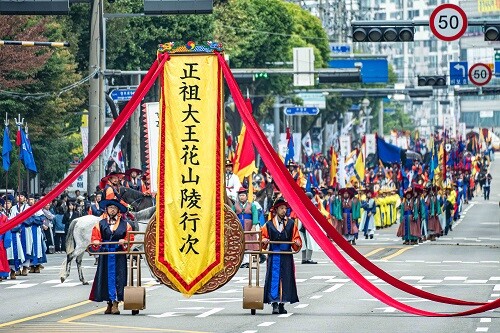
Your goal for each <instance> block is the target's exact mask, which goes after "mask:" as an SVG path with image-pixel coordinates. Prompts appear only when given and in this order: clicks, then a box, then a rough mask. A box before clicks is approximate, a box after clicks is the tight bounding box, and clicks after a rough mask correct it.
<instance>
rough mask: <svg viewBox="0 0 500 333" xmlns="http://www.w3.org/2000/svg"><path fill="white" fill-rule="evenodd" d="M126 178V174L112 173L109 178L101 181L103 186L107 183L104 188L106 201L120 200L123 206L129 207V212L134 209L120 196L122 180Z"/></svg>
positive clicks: (106, 177)
mask: <svg viewBox="0 0 500 333" xmlns="http://www.w3.org/2000/svg"><path fill="white" fill-rule="evenodd" d="M124 177H125V174H123V173H121V172H110V173H109V174H108V175H107V176H105V177H103V178H102V179H101V184H103V183H104V182H105V184H106V185H105V186H104V188H103V192H104V200H112V199H116V200H118V201H119V202H120V203H121V204H122V205H124V206H125V207H127V208H128V209H129V210H131V209H132V207H131V206H130V205H129V204H128V203H126V202H125V201H123V200H122V196H121V194H120V186H121V180H122V179H123V178H124Z"/></svg>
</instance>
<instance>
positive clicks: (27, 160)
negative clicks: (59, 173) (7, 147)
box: [18, 127, 38, 173]
mask: <svg viewBox="0 0 500 333" xmlns="http://www.w3.org/2000/svg"><path fill="white" fill-rule="evenodd" d="M18 134H19V135H20V137H21V145H20V151H19V160H21V162H22V163H23V165H24V167H25V168H26V169H28V170H29V171H31V172H35V173H37V172H38V170H37V168H36V163H35V157H34V156H33V150H32V149H31V143H30V140H29V139H28V137H27V135H26V133H24V130H23V129H22V128H21V127H19V132H18Z"/></svg>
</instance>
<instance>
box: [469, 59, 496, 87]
mask: <svg viewBox="0 0 500 333" xmlns="http://www.w3.org/2000/svg"><path fill="white" fill-rule="evenodd" d="M492 76H493V73H492V72H491V68H490V66H488V65H487V64H482V63H478V64H474V65H473V66H472V67H471V68H470V69H469V80H470V82H472V83H473V84H475V85H476V86H484V85H485V84H487V83H488V82H490V80H491V77H492Z"/></svg>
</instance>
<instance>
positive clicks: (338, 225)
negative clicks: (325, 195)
mask: <svg viewBox="0 0 500 333" xmlns="http://www.w3.org/2000/svg"><path fill="white" fill-rule="evenodd" d="M330 217H331V218H332V224H333V227H334V228H335V230H337V232H338V233H339V234H341V235H342V200H341V198H340V196H339V193H338V191H337V189H336V188H335V189H333V194H332V196H331V198H330Z"/></svg>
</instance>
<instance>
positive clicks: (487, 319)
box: [479, 318, 491, 323]
mask: <svg viewBox="0 0 500 333" xmlns="http://www.w3.org/2000/svg"><path fill="white" fill-rule="evenodd" d="M479 322H480V323H491V318H481V320H480V321H479Z"/></svg>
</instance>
